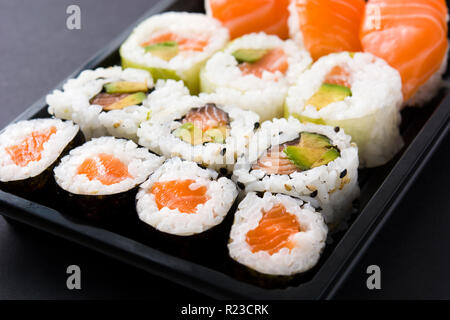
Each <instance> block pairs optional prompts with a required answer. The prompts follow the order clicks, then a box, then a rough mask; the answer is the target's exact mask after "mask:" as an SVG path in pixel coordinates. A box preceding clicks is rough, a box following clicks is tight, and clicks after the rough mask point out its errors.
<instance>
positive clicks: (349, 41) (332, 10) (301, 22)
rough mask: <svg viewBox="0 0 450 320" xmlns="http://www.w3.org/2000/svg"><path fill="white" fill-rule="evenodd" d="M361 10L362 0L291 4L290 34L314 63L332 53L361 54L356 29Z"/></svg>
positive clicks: (301, 0)
mask: <svg viewBox="0 0 450 320" xmlns="http://www.w3.org/2000/svg"><path fill="white" fill-rule="evenodd" d="M364 7H365V1H364V0H346V1H336V0H320V1H317V0H293V1H291V4H290V6H289V12H290V16H289V33H290V35H291V38H292V39H294V41H295V42H296V43H297V44H298V45H300V46H301V47H304V48H306V50H308V51H309V53H310V54H311V56H312V58H313V59H314V60H317V59H319V58H320V57H322V56H326V55H328V54H330V53H335V52H341V51H351V52H356V51H361V43H360V41H359V27H360V25H361V21H362V18H363V15H364Z"/></svg>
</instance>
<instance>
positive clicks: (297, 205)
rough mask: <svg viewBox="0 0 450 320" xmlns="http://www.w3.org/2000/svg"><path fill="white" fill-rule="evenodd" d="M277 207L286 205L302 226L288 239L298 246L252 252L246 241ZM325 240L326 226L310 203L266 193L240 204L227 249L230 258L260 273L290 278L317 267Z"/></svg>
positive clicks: (246, 198) (252, 194)
mask: <svg viewBox="0 0 450 320" xmlns="http://www.w3.org/2000/svg"><path fill="white" fill-rule="evenodd" d="M278 204H282V205H284V207H285V208H286V211H287V212H288V213H290V214H292V215H295V217H296V218H297V221H298V222H299V224H300V225H301V228H302V231H301V232H298V233H295V234H293V235H292V236H291V237H290V238H289V240H290V241H291V242H293V243H295V246H294V248H293V249H291V250H290V249H288V248H282V249H281V250H279V251H278V252H275V253H274V254H272V255H270V254H269V253H268V252H267V251H264V250H262V251H257V252H252V250H251V247H250V246H249V244H248V243H247V240H246V237H247V233H248V232H249V231H250V230H253V229H255V228H256V227H257V226H258V224H259V221H260V220H261V219H262V217H263V211H265V212H267V211H269V210H270V209H271V208H272V207H273V206H275V205H278ZM326 238H327V226H326V225H325V223H324V221H323V218H322V216H321V215H320V214H318V213H317V212H315V210H314V208H313V207H312V206H311V205H310V204H308V203H304V202H303V201H301V200H299V199H294V198H291V197H289V196H285V195H279V194H278V195H272V194H270V193H265V194H264V197H263V198H260V197H258V196H257V195H256V193H254V192H250V193H249V194H247V196H246V197H245V199H244V200H243V201H242V202H241V203H240V204H239V207H238V210H237V212H236V214H235V218H234V224H233V226H232V228H231V233H230V241H229V244H228V250H229V253H230V256H231V258H233V259H234V260H236V261H237V262H239V263H241V264H243V265H245V266H247V267H249V268H251V269H254V270H256V271H258V272H260V273H264V274H269V275H281V276H290V275H294V274H297V273H301V272H305V271H307V270H309V269H311V268H312V267H314V266H315V265H316V263H317V261H318V260H319V258H320V255H321V253H322V250H323V248H324V247H325V240H326Z"/></svg>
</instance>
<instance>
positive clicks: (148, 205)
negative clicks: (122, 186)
mask: <svg viewBox="0 0 450 320" xmlns="http://www.w3.org/2000/svg"><path fill="white" fill-rule="evenodd" d="M217 176H218V174H217V172H215V171H213V170H210V169H202V168H200V167H199V166H198V165H197V164H196V163H195V162H190V161H182V160H181V159H179V158H172V159H169V160H167V161H166V162H165V163H164V164H163V166H162V167H161V168H159V169H158V170H157V171H156V172H155V173H154V174H152V175H151V177H150V178H149V179H148V180H147V181H146V182H145V183H144V184H142V186H141V188H140V190H139V192H138V194H137V204H136V208H137V212H138V215H139V218H140V219H141V220H142V221H144V222H145V223H147V224H149V225H150V226H152V227H154V228H156V229H157V230H159V231H162V232H166V233H170V234H174V235H178V236H189V235H193V234H198V233H202V232H204V231H206V230H208V229H210V228H212V227H214V226H216V225H218V224H220V223H221V222H222V221H223V219H224V218H225V216H226V215H227V213H228V212H229V210H230V209H231V206H232V205H233V203H234V201H235V199H236V197H237V194H238V192H237V189H236V186H235V185H234V183H233V182H232V181H231V180H230V179H227V178H219V179H217ZM187 179H191V180H194V181H195V183H194V184H191V185H190V188H191V189H193V190H194V189H195V188H199V187H202V186H205V187H206V188H207V191H206V196H207V197H209V200H207V201H206V202H205V203H204V204H200V205H198V206H197V208H196V210H197V212H196V213H184V212H180V210H179V209H169V208H168V207H163V208H161V210H159V209H158V206H157V204H156V202H155V196H154V195H153V194H152V193H151V192H149V191H150V190H151V188H152V186H153V184H154V183H155V182H163V181H173V180H187Z"/></svg>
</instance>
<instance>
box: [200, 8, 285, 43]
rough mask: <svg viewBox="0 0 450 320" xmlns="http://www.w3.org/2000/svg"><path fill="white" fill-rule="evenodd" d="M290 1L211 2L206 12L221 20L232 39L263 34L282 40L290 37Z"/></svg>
mask: <svg viewBox="0 0 450 320" xmlns="http://www.w3.org/2000/svg"><path fill="white" fill-rule="evenodd" d="M289 2H290V1H289V0H245V1H242V0H208V1H205V4H206V12H208V14H209V15H210V16H212V17H214V18H216V19H218V20H220V21H221V22H222V23H223V24H224V26H225V27H226V28H228V30H229V31H230V37H231V38H232V39H234V38H237V37H240V36H242V35H244V34H247V33H252V32H260V31H263V32H265V33H267V34H274V35H277V36H279V37H280V38H282V39H287V38H288V37H289V31H288V25H287V21H288V17H289V11H288V6H289Z"/></svg>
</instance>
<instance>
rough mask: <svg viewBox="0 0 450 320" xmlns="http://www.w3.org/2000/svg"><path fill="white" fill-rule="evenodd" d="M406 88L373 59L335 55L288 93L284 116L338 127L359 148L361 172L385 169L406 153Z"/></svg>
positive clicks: (390, 70)
mask: <svg viewBox="0 0 450 320" xmlns="http://www.w3.org/2000/svg"><path fill="white" fill-rule="evenodd" d="M402 102H403V100H402V84H401V79H400V75H399V73H398V72H397V70H395V69H393V68H392V67H390V66H389V65H388V64H387V63H386V62H385V61H383V60H382V59H379V58H376V57H375V56H373V55H372V54H370V53H356V54H351V53H348V52H343V53H336V54H330V55H328V56H325V57H322V58H321V59H319V60H318V61H317V62H316V63H315V64H314V65H313V66H312V67H311V69H309V70H308V71H306V72H305V73H304V74H303V75H301V76H300V77H299V78H298V80H297V83H296V85H295V86H293V87H291V88H290V89H289V93H288V97H287V98H286V103H285V116H286V117H289V116H294V117H296V118H298V119H299V120H300V121H302V122H314V123H318V124H326V125H330V126H333V127H335V126H338V127H341V128H343V129H344V130H345V133H346V134H348V135H350V136H351V137H352V140H353V142H355V143H356V144H357V145H358V151H359V160H360V165H361V167H375V166H380V165H383V164H385V163H386V162H388V161H389V160H391V159H392V158H393V157H394V156H395V154H396V153H397V152H398V151H399V150H400V149H401V148H402V146H403V139H402V137H401V136H400V131H399V126H400V122H401V115H400V106H401V105H402Z"/></svg>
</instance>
